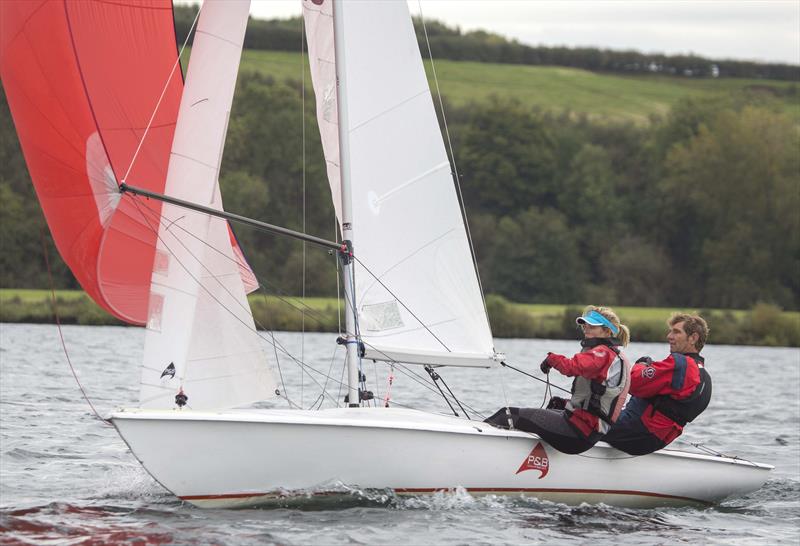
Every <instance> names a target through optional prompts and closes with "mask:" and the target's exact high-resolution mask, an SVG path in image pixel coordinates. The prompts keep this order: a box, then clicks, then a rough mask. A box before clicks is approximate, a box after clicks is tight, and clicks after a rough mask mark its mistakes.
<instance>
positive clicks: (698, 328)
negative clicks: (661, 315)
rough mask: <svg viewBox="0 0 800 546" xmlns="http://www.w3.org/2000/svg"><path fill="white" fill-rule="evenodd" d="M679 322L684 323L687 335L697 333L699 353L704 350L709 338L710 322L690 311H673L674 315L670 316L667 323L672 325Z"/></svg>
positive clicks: (696, 345) (696, 344) (696, 346)
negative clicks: (691, 313)
mask: <svg viewBox="0 0 800 546" xmlns="http://www.w3.org/2000/svg"><path fill="white" fill-rule="evenodd" d="M679 322H682V323H683V331H684V332H686V335H687V336H690V335H692V334H697V343H695V344H694V346H695V348H696V349H697V352H698V353H699V352H700V351H701V350H703V347H704V346H705V344H706V341H707V340H708V332H709V328H708V324H707V323H706V321H705V319H703V317H701V316H700V315H690V314H688V313H672V316H671V317H669V320H668V321H667V324H669V325H670V326H675V325H676V324H678V323H679Z"/></svg>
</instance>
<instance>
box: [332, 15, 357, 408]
mask: <svg viewBox="0 0 800 546" xmlns="http://www.w3.org/2000/svg"><path fill="white" fill-rule="evenodd" d="M343 9H344V3H343V2H340V1H338V0H335V1H334V2H333V43H334V50H335V55H336V57H335V59H336V104H337V108H338V118H339V171H340V174H341V195H342V208H341V213H342V218H341V221H342V240H343V242H344V244H345V245H346V246H347V249H348V250H349V252H350V253H352V252H353V243H354V241H353V223H352V220H353V207H352V194H351V185H350V134H349V116H348V109H347V78H346V75H347V72H346V70H345V54H344V37H345V33H344V18H343V17H342V12H343ZM340 256H341V264H342V282H343V283H344V299H345V306H344V310H345V311H344V313H345V328H346V330H347V331H346V332H345V340H346V347H347V387H348V390H347V392H348V395H347V399H348V405H349V406H350V407H358V406H359V405H360V402H361V399H360V396H359V392H358V391H359V389H358V384H359V381H358V378H359V366H358V363H359V359H360V358H361V357H360V355H359V351H358V345H359V339H358V335H357V334H358V332H357V327H356V294H355V276H354V273H355V271H354V268H355V261H354V260H353V259H351V258H350V257H349V256H348V255H346V254H345V253H340Z"/></svg>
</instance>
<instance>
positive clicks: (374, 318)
mask: <svg viewBox="0 0 800 546" xmlns="http://www.w3.org/2000/svg"><path fill="white" fill-rule="evenodd" d="M360 318H361V326H362V327H363V328H364V329H366V330H369V331H371V332H382V331H384V330H392V329H394V328H402V327H403V326H404V324H403V318H402V317H401V316H400V308H399V307H398V306H397V300H392V301H385V302H382V303H373V304H370V305H364V306H362V307H361V317H360Z"/></svg>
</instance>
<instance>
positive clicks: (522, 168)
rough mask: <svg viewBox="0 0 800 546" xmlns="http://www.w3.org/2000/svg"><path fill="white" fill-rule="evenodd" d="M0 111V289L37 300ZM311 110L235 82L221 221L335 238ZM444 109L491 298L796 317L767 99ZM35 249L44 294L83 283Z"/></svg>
mask: <svg viewBox="0 0 800 546" xmlns="http://www.w3.org/2000/svg"><path fill="white" fill-rule="evenodd" d="M0 98H1V99H2V100H0V134H2V139H0V203H2V205H1V206H0V225H2V230H0V249H2V251H1V252H0V285H2V286H4V287H20V288H22V287H37V288H38V287H46V286H48V285H49V280H48V273H47V269H46V268H45V267H44V261H43V256H42V238H41V236H40V232H41V231H42V230H43V229H44V225H45V224H44V220H43V217H42V214H41V212H40V210H39V207H38V203H37V201H36V199H35V195H34V191H33V187H32V184H31V183H30V181H29V178H28V173H27V169H26V167H25V164H24V160H23V157H22V154H21V151H20V149H19V144H18V140H17V138H16V135H15V133H14V129H13V124H12V122H11V119H10V115H9V111H8V106H7V104H6V101H5V96H4V95H3V96H2V97H0ZM305 100H306V103H305V108H303V102H302V101H303V92H302V87H301V84H300V82H296V81H275V80H274V79H272V78H270V77H268V76H264V75H262V74H258V73H251V72H244V73H242V74H240V76H239V80H238V82H237V91H236V99H235V101H234V107H233V111H232V113H231V119H230V123H229V132H228V137H227V141H226V147H225V154H224V159H223V165H222V170H221V177H220V183H221V187H222V192H223V197H224V200H225V206H226V209H227V210H229V211H232V212H236V213H238V214H243V215H245V216H250V217H253V218H258V219H261V220H264V221H267V222H270V223H273V224H279V225H283V226H286V227H289V228H292V229H297V230H305V231H306V232H309V233H312V234H314V235H317V236H320V237H325V238H333V237H334V236H335V221H334V216H333V209H332V206H331V201H330V190H329V189H328V185H327V180H326V173H325V165H324V161H323V156H322V150H321V144H320V141H319V132H318V129H317V126H316V119H315V107H314V102H313V101H314V97H313V93H312V92H311V91H310V90H307V92H306V93H305ZM445 108H446V113H447V119H448V123H449V130H450V134H451V137H452V140H453V146H454V150H455V162H456V166H457V169H458V172H459V176H460V185H461V188H462V191H463V198H464V202H465V207H466V211H467V215H468V219H469V224H470V227H471V232H472V237H473V240H474V244H475V250H476V255H477V259H478V266H479V270H480V274H481V277H482V281H483V286H484V289H485V291H486V292H487V293H493V294H498V295H501V296H504V297H506V298H508V299H510V300H512V301H521V302H534V303H535V302H542V303H564V304H573V303H574V304H578V303H582V302H587V301H592V302H601V303H603V304H608V305H638V306H671V307H682V306H683V307H695V308H750V307H751V306H753V305H754V304H756V303H759V302H763V303H770V304H774V305H778V306H780V307H781V308H784V309H798V301H799V296H800V274H798V273H800V213H798V211H800V153H798V150H800V132H798V128H797V125H796V124H794V122H793V121H792V120H791V119H790V117H789V116H788V115H787V114H785V113H784V112H783V110H782V106H781V105H779V104H777V103H773V102H771V99H769V98H764V97H754V96H752V95H730V96H728V97H727V98H725V97H722V96H720V97H717V98H714V99H704V100H698V99H688V100H685V101H683V102H681V103H679V104H678V105H676V106H675V107H674V108H673V109H672V110H671V111H670V112H669V113H668V114H667V115H665V116H663V117H662V118H654V119H653V120H652V121H651V123H650V124H649V125H648V126H638V125H634V124H629V123H613V124H612V123H597V122H594V121H591V120H590V119H588V118H586V117H581V116H577V115H571V114H570V113H568V112H566V113H560V114H553V113H549V112H546V111H542V110H538V109H535V108H530V107H528V106H525V105H523V104H520V103H518V102H514V101H511V100H501V99H496V98H492V99H490V100H486V101H483V102H479V103H473V104H468V105H465V106H463V107H457V106H452V105H447V102H446V101H445ZM303 112H305V114H303ZM303 132H305V135H306V143H305V157H306V161H305V165H304V164H303V160H302V158H303V155H304V153H303ZM304 179H305V183H304V182H303V180H304ZM304 211H305V212H304ZM236 231H237V235H238V237H239V239H240V242H241V244H242V247H243V248H244V249H245V252H246V254H247V258H248V260H249V261H250V263H251V264H252V266H253V268H254V270H255V271H256V273H257V274H258V275H259V276H260V277H261V279H262V282H263V283H264V284H265V285H266V287H267V289H268V290H269V291H273V292H278V293H286V294H300V293H301V292H302V291H303V286H305V293H306V294H307V295H309V296H310V295H325V296H331V295H336V294H337V282H338V280H337V277H336V274H335V268H334V267H333V265H334V259H333V257H332V256H330V255H329V254H328V253H326V252H325V251H321V250H318V249H316V248H312V247H308V248H307V249H304V248H303V246H302V245H301V244H299V243H297V242H294V241H290V240H288V239H283V238H278V237H275V236H271V235H266V234H262V233H258V232H255V231H252V230H249V229H246V228H241V227H240V228H236ZM45 240H47V239H45ZM47 244H48V245H50V250H49V255H50V262H51V264H53V267H52V269H53V275H54V278H55V284H56V287H60V288H77V284H76V283H75V281H74V279H73V278H72V277H71V275H70V273H69V271H68V270H67V269H66V267H65V266H64V265H63V264H62V263H61V262H60V260H58V259H57V258H56V252H55V251H54V249H53V248H52V244H51V243H49V242H48V243H47ZM304 263H305V271H306V275H305V282H303V275H302V271H303V264H304Z"/></svg>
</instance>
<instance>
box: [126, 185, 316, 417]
mask: <svg viewBox="0 0 800 546" xmlns="http://www.w3.org/2000/svg"><path fill="white" fill-rule="evenodd" d="M134 206H135V207H136V208H137V210H139V212H140V214H141V215H142V217H143V218H144V220H145V222H147V225H148V227H149V228H150V229H151V230H153V231H154V232H155V233H156V234H157V235H156V236H157V237H158V239H159V240H160V241H161V242H162V244H163V245H164V247H165V248H166V249H167V251H168V252H169V253H170V255H172V256H173V258H175V260H176V261H177V262H178V264H180V265H181V267H183V268H184V269H186V271H187V273H188V274H189V276H191V277H192V279H193V280H194V281H195V282H196V283H197V284H198V286H200V287H201V288H202V289H203V290H205V291H206V292H207V293H208V295H209V296H210V297H211V299H213V300H214V301H215V302H216V303H217V305H219V306H220V308H222V309H224V310H225V311H227V312H228V313H230V314H231V315H232V316H233V317H234V318H235V319H236V320H238V321H239V322H240V323H241V324H242V325H244V326H245V327H246V328H248V329H250V330H251V331H253V333H254V334H255V335H257V336H258V337H259V338H261V339H263V340H265V341H267V343H270V344H271V345H272V346H273V347H274V348H276V350H277V349H278V348H280V350H281V351H282V352H284V353H285V354H286V355H287V356H288V357H289V358H290V359H292V360H293V361H294V362H295V363H297V364H298V365H299V366H300V367H301V368H303V367H304V366H308V364H305V363H304V362H301V361H299V360H297V358H296V357H294V356H293V355H292V354H291V353H290V352H289V351H288V350H286V349H285V348H284V347H283V346H282V345H281V344H280V342H278V341H277V340H276V339H275V338H274V332H273V330H272V329H267V328H264V330H268V331H269V332H270V333H271V334H272V337H273V339H272V341H271V342H270V340H269V339H267V338H265V337H264V336H262V335H261V334H260V333H259V332H258V328H257V327H256V328H255V329H253V327H252V326H251V325H250V324H247V323H246V322H244V321H243V320H242V319H241V318H239V317H238V316H237V315H236V314H235V313H234V312H233V311H232V310H231V309H229V308H228V307H227V306H226V305H225V304H224V303H222V302H221V301H219V299H217V298H216V297H215V296H214V294H212V293H211V292H210V291H208V289H207V288H206V287H205V286H204V285H203V284H202V283H201V282H200V281H199V279H197V278H196V277H194V275H192V274H191V272H189V270H188V268H187V267H186V266H185V265H184V264H183V263H182V262H181V260H180V259H179V258H178V257H177V255H176V254H175V253H174V252H173V251H172V250H171V249H170V247H169V245H167V243H166V242H165V241H164V240H163V239H162V238H161V237H160V235H158V231H156V230H155V228H154V227H153V226H152V225H151V224H150V222H149V221H148V218H147V215H146V214H144V212H142V211H141V208H142V207H141V206H140V204H139V203H138V201H136V200H134ZM144 208H147V207H144ZM162 218H163V216H162ZM184 231H185V230H184ZM178 241H179V242H180V244H181V246H183V247H184V249H185V250H186V251H187V252H188V253H189V255H190V256H191V257H192V258H193V259H195V260H197V261H198V262H199V263H200V265H201V266H202V267H203V268H204V269H205V270H206V271H207V272H208V269H207V268H206V266H205V265H204V264H203V263H202V261H201V260H199V259H198V257H197V256H195V255H194V254H192V252H191V251H190V250H189V249H188V248H187V247H186V245H185V244H183V242H181V240H180V239H178ZM208 246H210V245H208ZM212 248H213V247H212ZM209 273H210V272H209ZM212 277H213V278H214V279H215V280H217V278H216V276H214V275H212ZM217 282H219V280H217ZM220 286H221V288H222V289H223V290H225V292H227V293H228V294H229V295H230V292H229V291H228V289H227V287H225V286H224V285H222V284H221V283H220ZM242 307H243V305H242ZM253 321H254V323H255V324H256V325H257V326H263V325H261V324H260V323H259V322H258V321H256V319H255V317H253ZM187 367H188V363H187ZM309 368H311V367H310V366H309ZM311 369H313V368H311ZM278 370H279V373H280V362H278ZM314 371H317V370H314ZM318 373H319V372H318ZM309 377H311V376H309ZM312 379H313V377H312ZM313 380H314V381H315V382H316V383H317V385H318V386H320V385H319V382H317V381H316V380H315V379H313ZM287 399H288V396H287ZM290 403H291V402H290Z"/></svg>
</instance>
